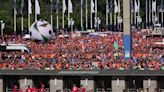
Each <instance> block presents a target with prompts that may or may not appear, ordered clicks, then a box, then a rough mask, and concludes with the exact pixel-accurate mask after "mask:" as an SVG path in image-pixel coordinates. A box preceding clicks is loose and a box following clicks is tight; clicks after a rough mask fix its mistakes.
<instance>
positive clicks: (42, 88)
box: [39, 84, 45, 92]
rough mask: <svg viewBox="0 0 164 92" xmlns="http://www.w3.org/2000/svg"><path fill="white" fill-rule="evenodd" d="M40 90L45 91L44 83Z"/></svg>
mask: <svg viewBox="0 0 164 92" xmlns="http://www.w3.org/2000/svg"><path fill="white" fill-rule="evenodd" d="M39 92H45V88H44V84H42V86H41V88H40V89H39Z"/></svg>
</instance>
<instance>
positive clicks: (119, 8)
mask: <svg viewBox="0 0 164 92" xmlns="http://www.w3.org/2000/svg"><path fill="white" fill-rule="evenodd" d="M120 12H121V6H120V0H118V13H120Z"/></svg>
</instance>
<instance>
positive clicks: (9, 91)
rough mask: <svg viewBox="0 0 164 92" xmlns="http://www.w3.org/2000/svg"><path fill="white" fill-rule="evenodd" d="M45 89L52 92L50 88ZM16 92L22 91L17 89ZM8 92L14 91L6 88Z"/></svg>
mask: <svg viewBox="0 0 164 92" xmlns="http://www.w3.org/2000/svg"><path fill="white" fill-rule="evenodd" d="M45 89H46V91H45V92H50V89H49V88H45ZM16 91H17V92H19V91H20V89H17V90H16ZM6 92H13V89H9V88H6Z"/></svg>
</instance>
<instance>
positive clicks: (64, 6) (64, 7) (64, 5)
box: [63, 0, 67, 13]
mask: <svg viewBox="0 0 164 92" xmlns="http://www.w3.org/2000/svg"><path fill="white" fill-rule="evenodd" d="M66 9H67V7H66V4H65V0H63V13H65V11H66Z"/></svg>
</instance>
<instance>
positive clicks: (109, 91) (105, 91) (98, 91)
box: [96, 88, 112, 92]
mask: <svg viewBox="0 0 164 92" xmlns="http://www.w3.org/2000/svg"><path fill="white" fill-rule="evenodd" d="M96 92H112V89H111V88H106V89H104V88H97V89H96Z"/></svg>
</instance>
